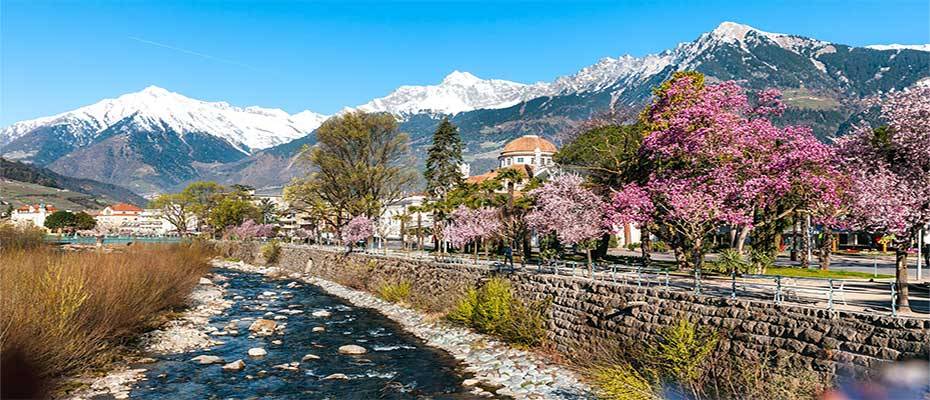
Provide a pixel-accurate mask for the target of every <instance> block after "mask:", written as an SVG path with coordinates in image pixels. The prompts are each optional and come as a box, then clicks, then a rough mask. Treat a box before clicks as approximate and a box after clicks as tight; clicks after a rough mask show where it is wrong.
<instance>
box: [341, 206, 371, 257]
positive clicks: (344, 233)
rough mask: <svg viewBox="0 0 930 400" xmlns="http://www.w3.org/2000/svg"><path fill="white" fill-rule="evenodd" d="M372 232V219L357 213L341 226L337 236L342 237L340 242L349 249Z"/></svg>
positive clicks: (368, 236)
mask: <svg viewBox="0 0 930 400" xmlns="http://www.w3.org/2000/svg"><path fill="white" fill-rule="evenodd" d="M374 233H375V224H374V221H372V219H371V218H368V217H366V216H364V215H359V216H357V217H355V218H352V219H350V220H349V222H347V223H346V224H345V226H343V227H342V229H341V230H340V232H339V236H340V239H342V244H344V245H346V246H348V247H349V249H350V250H351V249H352V247H353V246H354V245H355V244H356V243H358V242H359V241H362V240H366V239H368V238H370V237H371V235H374Z"/></svg>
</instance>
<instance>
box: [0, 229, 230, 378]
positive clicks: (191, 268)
mask: <svg viewBox="0 0 930 400" xmlns="http://www.w3.org/2000/svg"><path fill="white" fill-rule="evenodd" d="M212 256H213V254H212V251H211V249H210V248H209V247H205V246H203V245H200V244H196V243H193V244H177V245H150V246H132V247H130V248H128V249H125V250H123V251H119V252H113V253H104V252H100V251H94V252H62V251H59V250H57V249H54V248H50V247H45V246H43V247H38V248H32V249H12V250H4V251H2V252H0V271H2V274H0V326H2V331H0V351H2V352H3V353H9V352H12V353H14V354H20V355H23V356H24V357H26V358H27V359H28V360H27V362H28V364H29V365H30V366H31V368H32V370H33V371H32V372H34V373H35V375H36V376H38V377H40V378H41V379H44V380H50V379H53V378H56V377H61V376H67V375H74V374H77V373H81V372H85V371H88V370H93V369H96V368H100V367H102V366H104V365H105V364H106V362H107V361H108V360H107V359H108V357H113V356H114V355H115V354H116V353H117V352H116V351H114V350H116V349H118V348H119V346H121V345H124V344H126V343H128V342H130V341H132V340H134V339H135V338H136V336H137V335H138V334H139V333H141V332H143V331H145V330H147V329H149V328H151V323H153V321H155V320H156V318H157V317H158V316H159V314H160V313H161V312H163V311H165V310H170V309H173V308H175V307H180V306H182V305H183V304H184V303H185V300H186V298H187V295H188V294H189V293H190V292H191V290H192V289H193V288H194V286H195V285H197V282H198V279H199V278H200V276H202V275H203V274H204V273H206V272H207V271H209V269H210V264H209V260H210V258H211V257H212ZM6 367H7V366H6V365H5V366H4V368H6ZM8 383H9V382H4V383H3V384H4V385H6V384H8Z"/></svg>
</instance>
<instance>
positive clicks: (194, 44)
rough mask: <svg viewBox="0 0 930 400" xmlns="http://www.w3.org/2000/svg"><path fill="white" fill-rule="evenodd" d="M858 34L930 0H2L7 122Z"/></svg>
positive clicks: (871, 40) (920, 31) (519, 76)
mask: <svg viewBox="0 0 930 400" xmlns="http://www.w3.org/2000/svg"><path fill="white" fill-rule="evenodd" d="M727 20H729V21H736V22H740V23H745V24H749V25H752V26H754V27H756V28H759V29H762V30H767V31H771V32H782V33H793V34H799V35H804V36H811V37H816V38H818V39H823V40H828V41H833V42H838V43H844V44H850V45H867V44H883V43H905V44H915V43H930V22H928V20H930V2H928V1H927V0H920V1H900V0H898V1H895V0H887V1H816V0H807V1H768V2H763V1H749V0H741V1H722V0H718V1H700V2H699V1H613V2H581V1H575V2H568V1H566V2H542V3H540V2H526V1H521V2H425V1H420V2H403V3H400V2H390V1H383V2H359V3H346V2H285V1H264V2H258V1H255V2H246V1H231V0H230V1H196V2H194V1H191V2H188V1H170V0H162V1H151V2H148V1H123V2H118V1H81V2H78V1H67V2H64V1H58V2H47V1H40V0H3V1H2V3H0V41H2V42H0V46H2V47H0V56H2V59H0V67H2V69H0V102H2V103H0V125H3V126H6V125H8V124H10V123H12V122H15V121H18V120H22V119H28V118H35V117H39V116H44V115H50V114H54V113H59V112H63V111H67V110H70V109H73V108H76V107H79V106H83V105H87V104H90V103H93V102H95V101H97V100H99V99H102V98H105V97H114V96H117V95H119V94H122V93H127V92H132V91H137V90H141V89H142V88H144V87H145V86H148V85H158V86H162V87H164V88H167V89H169V90H172V91H176V92H179V93H182V94H185V95H187V96H190V97H194V98H199V99H204V100H224V101H228V102H230V103H232V104H235V105H241V106H247V105H260V106H264V107H277V108H282V109H284V110H286V111H288V112H291V113H294V112H298V111H301V110H304V109H310V110H313V111H317V112H321V113H332V112H335V111H338V110H339V109H340V108H341V107H342V106H345V105H358V104H361V103H364V102H366V101H368V100H370V99H371V98H375V97H380V96H384V95H386V94H387V93H389V92H390V91H391V90H393V89H394V88H396V87H397V86H399V85H403V84H432V83H437V82H439V81H440V80H441V79H442V77H443V76H445V75H446V74H448V73H449V72H451V71H452V70H455V69H459V70H463V71H469V72H472V73H474V74H475V75H477V76H479V77H482V78H500V79H509V80H514V81H519V82H527V83H528V82H534V81H539V80H546V81H549V80H552V79H554V78H555V77H557V76H560V75H565V74H571V73H574V72H575V71H577V70H578V69H580V68H582V67H584V66H586V65H589V64H592V63H594V62H596V61H597V60H598V59H599V58H601V57H604V56H619V55H622V54H632V55H636V56H641V55H645V54H648V53H654V52H659V51H662V50H664V49H667V48H670V47H673V46H674V45H676V44H677V43H679V42H683V41H690V40H693V39H695V38H696V37H697V36H698V35H699V34H700V33H702V32H705V31H709V30H711V29H713V28H714V27H715V26H717V25H718V24H719V23H720V22H721V21H727Z"/></svg>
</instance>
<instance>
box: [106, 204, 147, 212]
mask: <svg viewBox="0 0 930 400" xmlns="http://www.w3.org/2000/svg"><path fill="white" fill-rule="evenodd" d="M110 209H111V210H113V211H136V212H142V209H141V208H139V207H136V206H134V205H132V204H126V203H116V204H113V205H111V206H110Z"/></svg>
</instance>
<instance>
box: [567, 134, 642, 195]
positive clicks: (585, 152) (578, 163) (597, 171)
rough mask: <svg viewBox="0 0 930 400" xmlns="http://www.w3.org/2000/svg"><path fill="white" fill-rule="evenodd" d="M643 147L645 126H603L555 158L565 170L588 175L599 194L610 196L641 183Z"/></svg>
mask: <svg viewBox="0 0 930 400" xmlns="http://www.w3.org/2000/svg"><path fill="white" fill-rule="evenodd" d="M642 143H643V126H642V124H634V125H619V124H604V125H599V126H594V127H592V128H590V129H588V130H586V131H584V132H583V133H581V134H580V135H578V137H577V138H575V140H573V141H572V142H571V143H569V144H568V145H566V146H565V147H563V148H562V149H561V150H559V152H558V153H556V155H555V156H554V157H553V158H554V160H555V162H557V163H558V164H560V165H562V166H563V167H564V168H566V169H570V170H578V171H580V172H583V173H584V174H585V175H588V176H589V177H590V178H591V182H593V183H594V184H596V185H597V186H598V187H597V189H598V192H601V193H607V192H609V188H611V187H620V186H622V185H624V184H626V183H629V182H632V181H635V180H638V178H639V176H638V173H639V171H640V170H641V169H640V168H639V166H640V164H641V162H642V160H641V159H640V157H639V147H640V145H642Z"/></svg>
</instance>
